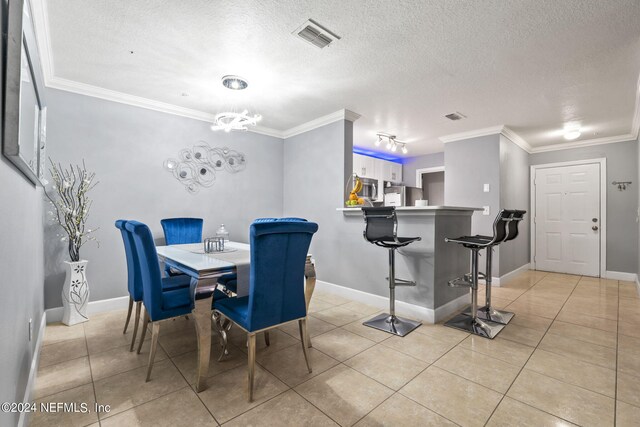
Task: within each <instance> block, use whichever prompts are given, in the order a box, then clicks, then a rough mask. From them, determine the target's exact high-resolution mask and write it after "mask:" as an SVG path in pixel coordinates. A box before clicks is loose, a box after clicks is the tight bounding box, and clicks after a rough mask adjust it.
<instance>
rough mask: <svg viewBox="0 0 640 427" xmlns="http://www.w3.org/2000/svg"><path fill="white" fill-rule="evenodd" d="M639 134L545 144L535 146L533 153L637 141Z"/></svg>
mask: <svg viewBox="0 0 640 427" xmlns="http://www.w3.org/2000/svg"><path fill="white" fill-rule="evenodd" d="M637 137H638V136H637V135H632V134H630V133H626V134H624V135H614V136H605V137H602V138H594V139H585V140H582V141H572V142H563V143H560V144H553V145H543V146H540V147H534V148H533V149H532V150H531V153H546V152H549V151H559V150H570V149H572V148H583V147H593V146H594V145H605V144H615V143H616V142H626V141H635V140H636V139H637Z"/></svg>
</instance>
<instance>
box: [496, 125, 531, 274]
mask: <svg viewBox="0 0 640 427" xmlns="http://www.w3.org/2000/svg"><path fill="white" fill-rule="evenodd" d="M529 169H530V168H529V153H527V152H526V151H524V150H523V149H522V148H520V147H518V146H517V145H516V144H514V143H513V142H511V140H509V139H508V138H506V137H504V136H503V135H500V207H501V208H502V209H523V210H526V211H527V214H526V215H525V217H524V220H523V221H520V223H519V225H518V231H519V235H518V237H517V238H516V239H515V240H512V241H510V242H507V243H503V244H501V245H500V276H503V275H505V274H507V273H509V272H511V271H513V270H515V269H517V268H520V267H522V266H523V265H525V264H528V263H529V262H530V261H531V257H530V256H529V253H530V252H531V244H530V240H529V239H530V236H529V222H530V218H531V209H530V207H529V205H530V201H531V200H530V196H529V193H530V191H531V189H530V180H529ZM496 213H497V212H496Z"/></svg>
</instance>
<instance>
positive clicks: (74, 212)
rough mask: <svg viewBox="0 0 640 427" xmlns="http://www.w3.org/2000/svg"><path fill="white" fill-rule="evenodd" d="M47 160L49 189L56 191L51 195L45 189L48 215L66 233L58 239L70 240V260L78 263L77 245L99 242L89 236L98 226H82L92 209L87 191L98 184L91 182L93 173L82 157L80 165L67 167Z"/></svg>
mask: <svg viewBox="0 0 640 427" xmlns="http://www.w3.org/2000/svg"><path fill="white" fill-rule="evenodd" d="M49 162H50V163H51V167H50V168H49V173H50V174H51V178H52V180H53V186H52V190H53V191H55V194H54V195H51V194H49V192H47V191H46V189H45V194H46V195H47V198H48V199H49V203H50V204H51V205H52V206H53V208H54V210H55V212H54V211H50V212H49V214H50V215H51V216H52V217H53V219H54V220H55V221H56V222H57V223H58V224H60V226H61V227H62V229H63V230H64V232H65V233H66V237H62V238H61V239H60V240H62V241H63V242H64V241H67V240H68V241H69V257H70V258H71V261H72V262H77V261H80V248H81V247H82V246H83V245H84V244H85V243H87V242H90V241H95V242H96V243H98V241H97V239H96V238H95V237H94V236H92V234H93V233H95V232H96V231H97V230H98V229H97V228H96V229H93V230H92V229H90V228H86V227H85V224H86V221H87V217H88V216H89V211H90V209H91V200H90V199H89V197H88V195H87V193H88V192H89V191H90V190H91V189H92V188H93V187H95V186H96V184H98V183H97V182H94V179H95V176H96V174H95V173H93V172H87V169H86V167H85V164H84V160H83V161H82V167H80V166H78V165H76V166H75V167H74V166H73V165H69V168H68V169H63V168H62V165H61V164H57V165H56V164H55V163H53V161H52V160H51V159H49Z"/></svg>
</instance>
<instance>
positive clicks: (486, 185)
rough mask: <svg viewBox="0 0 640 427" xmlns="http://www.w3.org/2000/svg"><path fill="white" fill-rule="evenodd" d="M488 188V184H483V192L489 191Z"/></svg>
mask: <svg viewBox="0 0 640 427" xmlns="http://www.w3.org/2000/svg"><path fill="white" fill-rule="evenodd" d="M489 188H490V186H489V184H485V185H484V192H485V193H488V192H489Z"/></svg>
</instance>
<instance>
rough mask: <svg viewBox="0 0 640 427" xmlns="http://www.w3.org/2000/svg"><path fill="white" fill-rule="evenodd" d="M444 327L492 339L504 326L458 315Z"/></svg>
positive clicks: (461, 314)
mask: <svg viewBox="0 0 640 427" xmlns="http://www.w3.org/2000/svg"><path fill="white" fill-rule="evenodd" d="M444 325H445V326H449V327H450V328H456V329H460V330H463V331H467V332H471V333H472V334H474V335H479V336H481V337H485V338H489V339H494V338H495V337H496V335H498V334H499V333H500V331H501V330H502V329H504V327H505V325H502V324H500V323H496V322H492V321H491V320H482V319H478V318H476V319H474V318H472V317H471V316H467V315H466V314H464V313H460V314H458V315H457V316H455V317H454V318H452V319H451V320H449V321H448V322H446V323H445V324H444Z"/></svg>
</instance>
